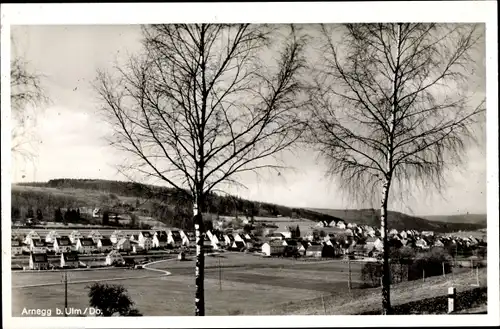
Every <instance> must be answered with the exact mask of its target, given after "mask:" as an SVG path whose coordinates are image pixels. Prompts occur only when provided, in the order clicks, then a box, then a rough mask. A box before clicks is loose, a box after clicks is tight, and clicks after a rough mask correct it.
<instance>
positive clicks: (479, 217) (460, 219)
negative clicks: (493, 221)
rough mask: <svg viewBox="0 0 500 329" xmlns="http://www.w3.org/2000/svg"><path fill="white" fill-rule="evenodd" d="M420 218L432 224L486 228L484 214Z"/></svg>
mask: <svg viewBox="0 0 500 329" xmlns="http://www.w3.org/2000/svg"><path fill="white" fill-rule="evenodd" d="M422 218H425V219H427V220H430V221H433V222H443V223H462V224H479V225H484V226H486V214H462V215H449V216H446V215H439V216H422Z"/></svg>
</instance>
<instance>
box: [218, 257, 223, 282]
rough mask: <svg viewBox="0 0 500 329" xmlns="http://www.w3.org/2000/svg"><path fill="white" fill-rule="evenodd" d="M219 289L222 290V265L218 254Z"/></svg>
mask: <svg viewBox="0 0 500 329" xmlns="http://www.w3.org/2000/svg"><path fill="white" fill-rule="evenodd" d="M218 258H219V290H220V291H222V267H221V264H220V255H219V257H218Z"/></svg>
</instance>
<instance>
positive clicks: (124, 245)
mask: <svg viewBox="0 0 500 329" xmlns="http://www.w3.org/2000/svg"><path fill="white" fill-rule="evenodd" d="M115 249H117V250H122V251H131V250H132V246H131V245H130V240H129V239H127V238H121V239H120V241H118V242H117V243H116V244H115Z"/></svg>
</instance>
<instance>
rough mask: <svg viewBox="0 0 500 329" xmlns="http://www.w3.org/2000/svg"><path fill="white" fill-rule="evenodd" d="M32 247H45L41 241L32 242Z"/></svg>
mask: <svg viewBox="0 0 500 329" xmlns="http://www.w3.org/2000/svg"><path fill="white" fill-rule="evenodd" d="M33 245H34V246H35V247H45V241H42V240H38V239H37V240H33Z"/></svg>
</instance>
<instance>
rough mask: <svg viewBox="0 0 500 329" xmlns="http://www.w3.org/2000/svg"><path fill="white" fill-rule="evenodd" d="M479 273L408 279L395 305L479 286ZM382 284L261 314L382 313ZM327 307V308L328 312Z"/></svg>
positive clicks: (395, 288) (483, 280)
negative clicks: (452, 289) (451, 290)
mask: <svg viewBox="0 0 500 329" xmlns="http://www.w3.org/2000/svg"><path fill="white" fill-rule="evenodd" d="M479 282H480V287H483V288H485V287H487V273H486V269H484V268H483V269H480V270H479ZM475 284H476V276H475V275H472V274H471V272H470V271H460V273H455V274H454V275H447V276H446V277H445V278H444V277H442V276H436V277H432V278H428V279H426V280H425V282H422V281H420V280H419V281H409V282H408V281H406V282H402V283H398V284H395V285H392V286H391V303H392V305H393V306H398V305H403V304H408V303H412V302H418V301H421V300H424V299H429V298H437V297H440V296H443V295H446V294H447V293H448V288H449V287H456V289H457V294H460V293H464V292H467V291H471V290H473V289H476V288H478V287H476V286H474V285H475ZM381 297H382V296H381V290H380V288H370V289H357V290H352V291H351V292H348V291H347V292H340V293H334V294H331V295H329V296H324V297H323V298H315V299H311V300H302V301H295V302H293V301H292V302H289V303H283V304H281V305H278V306H276V307H274V308H272V309H268V310H264V311H262V312H259V315H285V314H286V315H324V314H325V313H326V314H328V315H355V314H379V312H380V307H381V304H382V300H381ZM325 309H326V312H325Z"/></svg>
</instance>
